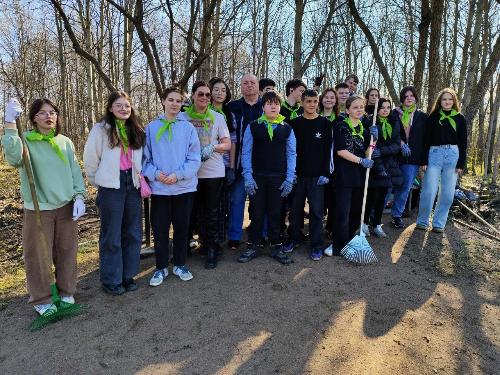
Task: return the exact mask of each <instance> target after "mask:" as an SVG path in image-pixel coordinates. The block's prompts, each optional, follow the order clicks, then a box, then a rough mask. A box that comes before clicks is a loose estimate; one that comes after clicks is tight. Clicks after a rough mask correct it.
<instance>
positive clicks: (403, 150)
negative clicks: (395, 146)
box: [401, 143, 411, 158]
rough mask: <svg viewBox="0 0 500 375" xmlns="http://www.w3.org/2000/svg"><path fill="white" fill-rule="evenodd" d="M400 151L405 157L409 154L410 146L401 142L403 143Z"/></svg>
mask: <svg viewBox="0 0 500 375" xmlns="http://www.w3.org/2000/svg"><path fill="white" fill-rule="evenodd" d="M401 153H402V154H403V156H404V157H405V158H407V157H408V156H410V155H411V150H410V146H408V145H407V144H406V143H403V145H402V146H401Z"/></svg>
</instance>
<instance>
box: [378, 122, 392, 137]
mask: <svg viewBox="0 0 500 375" xmlns="http://www.w3.org/2000/svg"><path fill="white" fill-rule="evenodd" d="M378 120H379V121H380V123H381V124H382V136H383V137H384V139H387V137H389V138H391V137H392V125H391V124H390V122H389V121H388V120H387V117H379V118H378Z"/></svg>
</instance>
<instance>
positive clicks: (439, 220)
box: [417, 145, 458, 228]
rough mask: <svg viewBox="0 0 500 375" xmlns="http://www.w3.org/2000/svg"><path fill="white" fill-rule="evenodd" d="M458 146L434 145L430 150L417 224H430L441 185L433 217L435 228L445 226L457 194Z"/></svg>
mask: <svg viewBox="0 0 500 375" xmlns="http://www.w3.org/2000/svg"><path fill="white" fill-rule="evenodd" d="M457 161H458V147H457V146H456V145H443V146H432V147H431V148H430V150H429V165H428V166H427V170H426V172H425V176H424V183H423V186H422V191H421V192H420V205H419V207H418V218H417V224H419V225H423V226H428V225H429V216H430V214H431V210H432V206H433V205H434V200H435V199H436V194H437V192H438V187H439V197H438V200H437V203H436V209H435V210H434V216H433V218H432V226H433V227H434V228H444V227H445V225H446V220H447V219H448V212H449V211H450V207H451V205H452V203H453V198H454V196H455V185H456V183H457V172H456V171H455V168H456V167H457Z"/></svg>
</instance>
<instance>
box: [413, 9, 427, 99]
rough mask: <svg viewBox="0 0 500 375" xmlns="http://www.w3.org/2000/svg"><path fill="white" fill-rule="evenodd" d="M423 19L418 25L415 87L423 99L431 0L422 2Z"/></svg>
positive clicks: (421, 12)
mask: <svg viewBox="0 0 500 375" xmlns="http://www.w3.org/2000/svg"><path fill="white" fill-rule="evenodd" d="M420 14H421V19H420V23H419V24H418V52H417V60H416V61H415V74H414V76H413V85H414V86H415V88H416V89H417V93H418V96H419V97H422V82H423V79H424V69H425V56H426V55H427V41H428V40H429V25H430V24H431V9H430V7H429V0H422V1H421V6H420Z"/></svg>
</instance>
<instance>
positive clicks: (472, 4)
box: [458, 0, 476, 98]
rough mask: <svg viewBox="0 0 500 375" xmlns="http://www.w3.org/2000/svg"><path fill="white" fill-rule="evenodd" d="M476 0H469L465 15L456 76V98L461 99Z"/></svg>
mask: <svg viewBox="0 0 500 375" xmlns="http://www.w3.org/2000/svg"><path fill="white" fill-rule="evenodd" d="M475 8H476V0H469V11H468V13H467V26H466V27H465V37H464V47H463V49H462V63H461V64H460V73H459V76H458V97H459V98H461V97H462V95H463V93H464V83H465V74H466V73H467V62H468V61H469V52H470V51H469V48H470V43H471V37H470V36H471V31H472V22H473V21H474V10H475Z"/></svg>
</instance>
